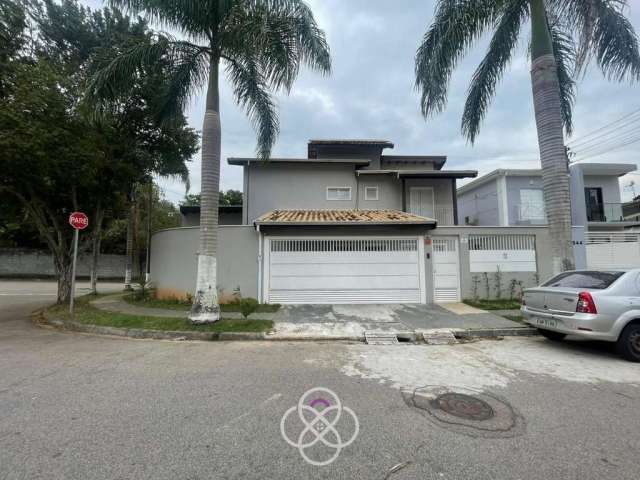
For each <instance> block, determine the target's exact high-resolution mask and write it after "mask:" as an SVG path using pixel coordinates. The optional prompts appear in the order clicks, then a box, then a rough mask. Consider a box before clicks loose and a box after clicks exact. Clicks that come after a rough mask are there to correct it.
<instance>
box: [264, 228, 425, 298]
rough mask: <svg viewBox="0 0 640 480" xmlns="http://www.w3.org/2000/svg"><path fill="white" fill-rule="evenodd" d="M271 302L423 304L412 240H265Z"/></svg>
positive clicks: (417, 247)
mask: <svg viewBox="0 0 640 480" xmlns="http://www.w3.org/2000/svg"><path fill="white" fill-rule="evenodd" d="M266 253H267V254H268V258H265V266H266V267H267V268H266V269H265V278H264V281H265V288H264V291H265V292H266V298H265V300H266V301H267V302H270V303H422V302H423V301H424V300H423V297H424V295H423V292H424V262H423V261H420V260H421V259H423V258H424V246H423V243H422V242H420V241H419V240H418V239H417V238H415V237H414V238H344V237H343V238H313V239H311V238H305V239H293V238H291V239H273V238H271V239H267V245H266Z"/></svg>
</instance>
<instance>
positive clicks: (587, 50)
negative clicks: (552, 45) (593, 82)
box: [549, 0, 640, 81]
mask: <svg viewBox="0 0 640 480" xmlns="http://www.w3.org/2000/svg"><path fill="white" fill-rule="evenodd" d="M549 1H550V6H551V9H552V10H553V11H554V12H555V14H556V16H557V17H558V18H560V19H561V20H562V21H563V22H564V23H566V24H567V25H568V27H569V28H570V29H571V33H572V36H573V37H574V38H576V40H577V45H578V47H577V55H576V73H581V72H585V71H586V68H587V66H588V64H589V62H590V60H591V59H592V58H595V59H596V62H597V63H598V66H599V67H600V69H601V70H602V72H603V73H604V74H605V76H606V77H607V78H608V79H614V80H618V81H623V80H625V79H626V80H632V81H633V80H638V79H640V53H639V50H638V38H637V35H636V32H635V30H634V28H633V26H632V25H631V22H629V20H628V19H627V18H626V17H625V15H624V12H625V9H626V8H627V6H628V5H627V4H628V2H627V0H549Z"/></svg>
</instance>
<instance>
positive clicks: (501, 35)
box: [415, 0, 640, 273]
mask: <svg viewBox="0 0 640 480" xmlns="http://www.w3.org/2000/svg"><path fill="white" fill-rule="evenodd" d="M626 7H627V1H626V0H439V2H438V5H437V7H436V13H435V18H434V20H433V23H432V25H431V26H430V27H429V29H428V30H427V32H426V33H425V35H424V37H423V40H422V43H421V45H420V46H419V48H418V51H417V54H416V67H415V70H416V86H417V88H418V89H419V90H420V92H421V107H422V113H423V115H424V116H425V117H429V116H430V115H432V114H434V113H437V112H441V111H442V110H444V109H445V107H446V104H447V89H448V85H449V81H450V78H451V74H452V72H453V69H454V68H455V66H456V64H457V62H458V60H460V58H461V57H462V56H463V55H464V54H465V53H466V52H467V51H468V49H469V48H470V47H471V46H472V44H473V43H474V42H475V41H477V40H478V39H479V38H480V36H481V35H482V34H483V33H485V32H487V31H492V32H493V36H492V38H491V41H490V43H489V47H488V51H487V53H486V56H485V57H484V59H483V60H482V62H481V63H480V66H479V67H478V69H477V70H476V71H475V73H474V75H473V78H472V80H471V85H470V87H469V91H468V96H467V100H466V104H465V107H464V113H463V116H462V133H463V135H464V136H465V137H466V138H467V139H468V140H469V141H471V143H473V142H474V141H475V139H476V137H477V135H478V132H479V129H480V124H481V122H482V120H483V118H484V116H485V114H486V112H487V109H488V108H489V104H490V103H491V100H492V99H493V96H494V94H495V90H496V85H497V83H498V82H499V81H500V79H501V77H502V75H503V74H504V72H505V70H506V68H507V67H508V65H509V63H510V62H511V59H512V57H513V54H514V51H515V49H516V47H517V45H518V41H519V39H520V37H521V34H522V29H523V27H524V26H525V25H526V24H527V20H528V21H529V22H530V24H531V43H530V52H531V84H532V90H533V104H534V111H535V116H536V126H537V130H538V145H539V149H540V162H541V165H542V182H543V188H544V200H545V205H546V212H547V219H548V222H549V234H550V236H551V242H552V247H553V252H552V264H553V270H554V272H555V273H557V272H561V271H563V270H566V269H569V268H571V267H572V266H573V263H574V261H573V248H572V243H571V210H570V203H569V202H570V196H569V178H568V159H567V155H566V150H565V146H564V132H563V127H564V130H565V131H566V133H567V135H570V134H571V130H572V122H571V112H572V107H573V101H574V93H575V82H574V79H575V78H576V76H578V75H579V74H580V73H581V72H584V69H585V68H586V67H587V65H588V63H589V62H590V60H591V59H593V58H595V60H596V63H597V65H598V67H599V68H600V69H601V70H602V72H603V73H604V74H605V76H606V77H607V78H609V79H612V80H617V81H625V80H630V81H634V80H638V79H640V54H639V53H638V39H637V37H636V33H635V31H634V29H633V27H632V26H631V23H630V22H629V20H628V19H627V18H626V17H625V15H624V11H625V9H626Z"/></svg>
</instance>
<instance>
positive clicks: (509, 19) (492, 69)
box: [462, 0, 529, 143]
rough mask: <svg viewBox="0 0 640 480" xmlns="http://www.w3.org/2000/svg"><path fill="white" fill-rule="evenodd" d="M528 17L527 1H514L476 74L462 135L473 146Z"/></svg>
mask: <svg viewBox="0 0 640 480" xmlns="http://www.w3.org/2000/svg"><path fill="white" fill-rule="evenodd" d="M528 13H529V1H528V0H515V1H513V2H510V3H509V4H508V5H506V6H505V9H504V11H503V12H502V14H501V17H500V19H499V20H498V22H497V26H496V30H495V33H494V35H493V37H492V39H491V42H490V44H489V49H488V51H487V54H486V55H485V57H484V59H483V60H482V62H481V63H480V65H479V66H478V68H477V70H476V71H475V73H474V74H473V79H472V80H471V85H470V87H469V92H468V96H467V101H466V103H465V106H464V113H463V115H462V134H463V135H464V136H465V137H467V138H468V139H469V141H470V142H471V143H473V142H474V141H475V139H476V137H477V135H478V132H479V131H480V124H481V123H482V120H483V119H484V117H485V115H486V113H487V109H488V108H489V104H490V103H491V100H492V99H493V97H494V95H495V92H496V86H497V84H498V82H499V81H500V79H501V78H502V75H503V74H504V71H505V69H506V68H507V66H508V65H509V62H510V61H511V58H512V55H513V51H514V49H515V48H516V46H517V44H518V37H519V35H520V28H521V26H522V23H523V21H524V20H525V18H526V16H527V15H528Z"/></svg>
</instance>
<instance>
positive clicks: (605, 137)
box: [569, 116, 640, 150]
mask: <svg viewBox="0 0 640 480" xmlns="http://www.w3.org/2000/svg"><path fill="white" fill-rule="evenodd" d="M639 122H640V116H638V118H636V119H634V120H633V121H632V122H629V123H627V124H625V125H620V126H619V127H617V128H616V129H615V130H614V131H607V132H604V133H602V134H600V135H596V136H595V137H593V138H590V139H588V140H586V141H584V142H581V143H579V144H574V145H570V146H569V148H571V150H580V149H589V148H591V147H593V146H596V145H598V141H599V140H600V139H602V140H600V141H602V142H606V141H609V140H613V139H615V138H617V137H619V136H623V135H625V134H628V133H631V132H634V131H637V128H638V126H640V124H639ZM629 127H631V128H630V129H629Z"/></svg>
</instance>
